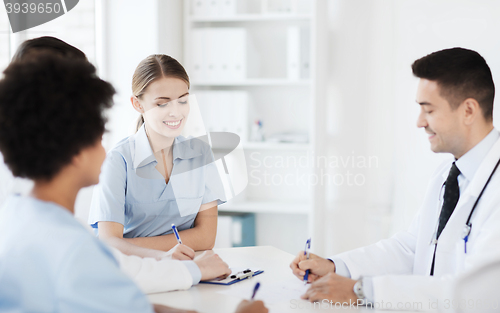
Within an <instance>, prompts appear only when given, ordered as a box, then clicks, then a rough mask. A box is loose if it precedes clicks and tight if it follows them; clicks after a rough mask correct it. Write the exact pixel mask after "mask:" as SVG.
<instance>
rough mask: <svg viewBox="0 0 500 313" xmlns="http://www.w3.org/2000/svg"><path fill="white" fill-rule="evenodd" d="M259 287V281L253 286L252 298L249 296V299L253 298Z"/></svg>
mask: <svg viewBox="0 0 500 313" xmlns="http://www.w3.org/2000/svg"><path fill="white" fill-rule="evenodd" d="M259 287H260V283H256V284H255V287H253V293H252V298H250V300H253V298H255V295H256V294H257V290H259Z"/></svg>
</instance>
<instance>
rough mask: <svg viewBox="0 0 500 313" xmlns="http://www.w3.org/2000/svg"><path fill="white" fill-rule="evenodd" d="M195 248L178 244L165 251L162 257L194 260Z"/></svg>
mask: <svg viewBox="0 0 500 313" xmlns="http://www.w3.org/2000/svg"><path fill="white" fill-rule="evenodd" d="M194 256H195V254H194V250H193V249H191V248H190V247H188V246H186V245H182V244H177V245H176V246H175V247H173V248H172V249H170V250H168V251H167V252H165V253H163V255H162V257H161V259H172V260H187V261H189V260H193V259H194Z"/></svg>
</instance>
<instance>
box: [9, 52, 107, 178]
mask: <svg viewBox="0 0 500 313" xmlns="http://www.w3.org/2000/svg"><path fill="white" fill-rule="evenodd" d="M114 93H115V90H114V88H113V86H111V84H109V83H107V82H105V81H103V80H101V79H99V77H97V75H96V72H95V67H94V66H93V65H92V64H90V63H89V62H87V61H85V60H72V59H68V58H63V57H60V56H53V55H49V54H47V53H40V54H39V55H37V58H36V60H34V59H28V60H23V61H22V62H13V63H11V64H10V65H9V67H7V69H6V70H5V71H4V77H3V79H2V80H1V81H0V151H1V152H2V154H3V156H4V161H5V164H7V166H8V167H9V168H10V170H11V171H12V173H13V174H14V176H17V177H24V178H30V179H34V180H51V179H52V178H53V177H54V176H55V175H56V174H57V173H58V172H59V171H60V170H61V169H62V168H63V167H65V166H67V165H68V164H70V163H71V161H72V158H73V157H74V156H76V155H77V154H78V153H80V151H81V150H82V149H84V148H87V147H90V146H92V145H94V144H96V143H97V141H98V140H100V139H101V137H102V135H103V133H104V130H105V123H106V118H105V117H104V115H103V110H104V109H106V108H110V107H111V106H112V105H113V101H112V99H113V95H114Z"/></svg>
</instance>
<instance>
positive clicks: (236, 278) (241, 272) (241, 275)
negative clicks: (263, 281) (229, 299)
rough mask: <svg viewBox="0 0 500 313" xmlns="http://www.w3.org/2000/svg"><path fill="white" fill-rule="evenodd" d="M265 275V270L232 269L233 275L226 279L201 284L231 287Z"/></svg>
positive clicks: (216, 279)
mask: <svg viewBox="0 0 500 313" xmlns="http://www.w3.org/2000/svg"><path fill="white" fill-rule="evenodd" d="M262 273H264V271H263V270H260V269H258V268H232V269H231V274H230V275H228V276H227V277H226V278H223V279H222V278H215V279H211V280H204V281H200V284H212V285H224V286H229V285H232V284H235V283H237V282H240V281H243V280H245V279H247V278H251V277H254V276H257V275H259V274H262Z"/></svg>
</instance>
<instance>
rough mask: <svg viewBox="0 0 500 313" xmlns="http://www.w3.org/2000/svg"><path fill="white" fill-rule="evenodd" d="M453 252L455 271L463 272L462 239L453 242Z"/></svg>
mask: <svg viewBox="0 0 500 313" xmlns="http://www.w3.org/2000/svg"><path fill="white" fill-rule="evenodd" d="M455 254H456V262H457V263H456V271H457V273H460V272H463V271H464V269H465V257H466V256H467V254H466V253H465V246H464V241H463V240H458V241H457V242H456V244H455Z"/></svg>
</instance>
